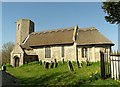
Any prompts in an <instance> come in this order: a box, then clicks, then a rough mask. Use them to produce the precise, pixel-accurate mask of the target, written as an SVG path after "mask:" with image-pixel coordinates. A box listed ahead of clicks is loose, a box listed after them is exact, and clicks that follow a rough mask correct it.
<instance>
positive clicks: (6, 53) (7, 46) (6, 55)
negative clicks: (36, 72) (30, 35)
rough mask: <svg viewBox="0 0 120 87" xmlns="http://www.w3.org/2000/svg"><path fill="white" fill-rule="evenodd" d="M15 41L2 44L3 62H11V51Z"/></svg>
mask: <svg viewBox="0 0 120 87" xmlns="http://www.w3.org/2000/svg"><path fill="white" fill-rule="evenodd" d="M13 47H14V43H13V42H7V43H4V44H3V46H2V64H6V63H9V64H10V52H11V51H12V50H13Z"/></svg>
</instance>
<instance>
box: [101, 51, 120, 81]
mask: <svg viewBox="0 0 120 87" xmlns="http://www.w3.org/2000/svg"><path fill="white" fill-rule="evenodd" d="M100 56H101V57H100V58H101V59H100V61H101V78H102V79H105V78H108V77H111V78H113V79H115V80H120V54H119V53H111V54H108V53H104V52H100Z"/></svg>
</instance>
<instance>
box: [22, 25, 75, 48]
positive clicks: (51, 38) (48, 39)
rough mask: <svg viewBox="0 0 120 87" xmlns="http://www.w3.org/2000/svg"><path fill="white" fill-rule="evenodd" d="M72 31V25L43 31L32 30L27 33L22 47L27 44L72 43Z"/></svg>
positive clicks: (26, 46)
mask: <svg viewBox="0 0 120 87" xmlns="http://www.w3.org/2000/svg"><path fill="white" fill-rule="evenodd" d="M73 31H74V27H70V28H64V29H58V30H52V31H45V32H34V33H31V34H30V35H29V38H28V39H27V41H26V42H25V44H23V45H22V47H23V48H28V46H32V47H33V46H46V45H58V44H72V43H73V40H72V38H73Z"/></svg>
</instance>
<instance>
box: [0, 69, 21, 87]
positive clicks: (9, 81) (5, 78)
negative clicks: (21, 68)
mask: <svg viewBox="0 0 120 87" xmlns="http://www.w3.org/2000/svg"><path fill="white" fill-rule="evenodd" d="M0 74H2V79H1V80H2V81H0V82H2V86H12V85H19V80H18V79H17V78H15V77H14V76H12V75H10V74H9V73H7V72H5V71H0Z"/></svg>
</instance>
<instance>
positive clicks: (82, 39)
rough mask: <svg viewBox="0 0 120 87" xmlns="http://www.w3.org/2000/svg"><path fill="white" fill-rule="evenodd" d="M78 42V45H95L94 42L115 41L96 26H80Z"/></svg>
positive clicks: (108, 42)
mask: <svg viewBox="0 0 120 87" xmlns="http://www.w3.org/2000/svg"><path fill="white" fill-rule="evenodd" d="M76 43H77V45H94V44H104V45H105V44H106V45H113V43H112V42H111V41H110V40H108V39H107V38H106V37H105V36H104V35H102V34H101V33H100V32H99V31H98V30H97V29H96V28H94V27H91V28H79V29H78V36H77V38H76Z"/></svg>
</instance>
